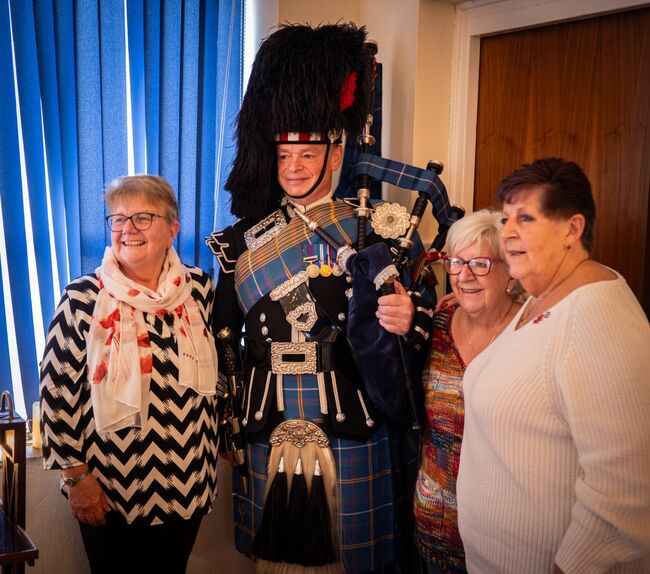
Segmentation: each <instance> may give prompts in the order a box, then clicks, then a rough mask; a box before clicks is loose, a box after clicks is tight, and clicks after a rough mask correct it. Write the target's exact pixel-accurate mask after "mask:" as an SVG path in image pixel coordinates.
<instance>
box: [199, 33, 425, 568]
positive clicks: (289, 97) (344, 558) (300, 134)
mask: <svg viewBox="0 0 650 574" xmlns="http://www.w3.org/2000/svg"><path fill="white" fill-rule="evenodd" d="M364 42H365V31H364V30H363V29H358V28H356V27H355V26H353V25H335V26H334V25H332V26H321V27H318V28H311V27H308V26H297V25H296V26H285V27H282V28H281V29H280V30H278V31H277V32H275V33H274V34H272V35H271V36H270V37H269V38H267V40H265V42H264V43H263V44H262V46H261V48H260V50H259V52H258V55H257V57H256V60H255V63H254V66H253V71H252V74H251V79H250V83H249V87H248V90H247V93H246V96H245V98H244V102H243V105H242V109H241V112H240V114H239V117H238V128H237V130H238V131H237V139H238V150H237V156H236V159H235V162H234V166H233V170H232V172H231V174H230V177H229V180H228V182H227V185H226V188H227V189H228V191H230V193H231V194H232V207H231V209H232V212H233V214H234V215H236V216H238V217H240V219H239V221H237V222H236V223H235V224H234V225H233V226H231V227H228V228H226V229H225V230H223V231H220V232H216V233H213V234H212V235H211V236H210V237H209V238H208V240H207V241H208V245H209V246H210V247H211V249H212V250H213V252H214V253H215V254H216V256H217V258H218V261H219V264H220V267H221V270H220V275H219V280H218V285H217V292H216V301H215V312H214V328H215V333H217V332H220V331H221V330H222V329H223V328H224V327H228V328H229V329H230V330H231V332H233V333H241V332H242V327H243V331H244V337H243V341H244V353H243V354H242V359H241V363H240V365H239V367H240V372H241V377H240V380H241V382H242V387H243V393H242V395H241V397H238V398H239V399H240V401H239V405H238V406H239V407H241V424H242V427H243V431H244V434H245V437H246V449H245V450H246V455H247V460H246V471H247V472H246V474H247V475H248V477H249V479H250V483H249V485H248V486H249V488H247V489H245V488H244V486H243V483H242V482H240V481H239V480H236V479H235V480H234V481H233V488H234V515H235V516H234V522H235V539H236V545H237V548H238V549H239V550H240V551H241V552H244V553H245V554H247V555H249V556H254V557H255V558H256V559H257V560H258V564H260V571H268V572H273V571H279V569H280V568H285V570H283V571H290V570H286V568H287V564H289V565H291V564H293V565H295V566H296V568H297V571H298V570H299V569H300V568H302V567H305V566H306V567H310V568H313V570H310V571H312V572H318V571H323V572H326V571H327V572H336V571H342V572H348V573H364V572H383V571H389V569H390V568H391V567H392V566H391V565H395V564H396V563H397V562H398V560H399V558H400V557H399V556H398V554H399V553H400V549H399V548H397V546H398V545H397V544H396V528H398V526H396V523H397V522H398V520H397V514H399V512H398V511H400V509H396V508H395V497H394V489H395V486H396V485H395V484H394V480H395V477H396V476H399V474H397V475H396V474H395V473H394V470H395V468H394V464H393V462H392V460H393V458H394V452H392V451H393V450H394V449H393V448H392V447H391V442H392V444H393V445H394V444H395V441H391V433H392V432H393V429H394V428H396V426H398V425H399V424H405V423H404V422H403V421H402V422H401V423H395V422H394V421H391V420H390V417H393V418H394V415H395V413H388V414H389V415H390V416H389V417H387V416H386V414H387V413H385V412H384V413H382V412H380V411H379V409H378V408H377V407H376V406H375V404H373V401H372V400H371V399H370V398H369V394H372V392H370V393H369V392H368V391H369V389H368V385H371V384H372V381H370V382H368V381H365V382H364V378H363V377H362V373H361V371H360V369H363V368H364V366H363V365H357V364H356V361H355V353H354V351H353V349H352V348H351V346H350V344H349V341H348V338H347V337H346V327H347V320H348V309H349V299H350V297H353V296H354V295H353V293H352V289H351V285H352V278H351V276H350V275H349V274H348V273H346V272H345V270H344V269H342V268H341V267H340V266H339V264H338V263H337V259H336V252H335V249H334V248H333V247H332V246H331V245H329V244H328V243H326V242H325V241H323V240H322V239H320V237H319V236H318V235H316V234H315V233H314V232H313V231H310V229H309V228H308V227H307V225H306V224H305V222H304V221H303V219H301V218H300V217H298V216H297V215H296V212H297V211H300V212H301V213H304V214H305V215H306V216H307V217H308V218H309V219H311V220H313V221H314V222H316V223H317V224H318V225H319V226H320V227H321V228H323V229H325V230H326V231H327V232H328V233H329V234H330V235H331V236H332V237H334V238H335V239H336V240H337V241H338V242H339V243H341V244H348V245H355V244H356V242H357V234H358V229H357V218H356V216H355V209H354V207H352V206H350V205H349V204H347V203H344V202H343V201H337V200H334V199H333V189H332V173H333V171H335V170H336V169H337V168H338V167H339V165H340V164H341V159H342V154H343V149H342V145H341V143H340V138H341V134H342V131H343V130H344V129H345V130H347V132H348V134H349V135H350V134H354V132H355V131H359V130H360V128H361V125H362V122H363V117H364V115H363V113H361V112H360V111H359V110H358V109H357V108H358V105H357V104H358V102H359V100H360V99H361V94H360V91H361V90H363V89H364V86H362V85H361V84H362V83H363V82H362V81H361V79H360V78H361V76H363V74H364V69H363V68H364V66H368V65H369V64H368V62H369V58H368V54H367V52H366V48H365V44H364ZM366 72H367V70H366ZM366 87H367V86H366ZM377 241H380V239H379V238H378V237H376V236H374V234H373V233H370V234H369V235H368V238H367V242H368V243H369V244H372V243H373V242H377ZM414 297H419V295H414ZM390 301H391V303H392V304H393V305H394V310H395V312H394V313H391V317H386V318H385V319H384V320H386V321H397V323H399V324H400V325H401V326H399V325H398V327H396V328H395V329H394V330H397V331H398V332H400V331H401V332H404V333H406V332H407V331H409V330H411V335H414V333H415V332H416V330H413V329H412V327H413V326H414V325H415V324H416V323H418V324H419V327H418V329H417V333H420V334H425V333H427V334H428V326H427V324H426V319H427V318H428V316H429V314H428V313H427V312H423V311H425V310H426V307H423V305H422V303H421V302H420V299H419V298H418V303H417V305H414V304H413V302H412V300H411V297H410V296H409V295H408V294H406V292H405V291H404V290H403V289H401V286H400V287H399V288H398V292H397V293H396V294H395V295H392V296H391V299H390ZM416 307H417V308H419V310H420V312H416V311H415V309H416ZM377 329H381V327H379V325H378V324H377ZM425 336H427V335H425ZM413 338H416V339H417V335H415V337H413V336H412V337H411V339H413ZM422 341H423V338H422ZM422 341H421V342H422ZM377 353H381V349H377ZM222 364H223V361H222V360H221V357H220V367H221V365H222ZM390 384H391V381H383V388H386V387H387V385H388V386H390ZM370 390H371V391H372V389H370ZM400 394H401V391H400V392H398V393H396V396H397V395H400ZM408 417H409V415H408V413H405V414H404V417H403V419H408ZM398 418H399V417H398ZM406 424H408V422H407V423H406ZM412 446H413V445H412ZM414 448H415V450H416V451H417V443H416V445H415V447H414ZM416 464H417V461H416ZM303 478H304V479H305V482H306V489H305V488H304V487H302V486H301V485H302V481H303ZM280 479H282V480H280ZM287 479H288V480H287ZM317 485H318V487H317ZM320 488H322V491H323V492H324V494H325V500H324V501H322V500H321V501H320V510H318V511H317V512H316V514H314V513H313V512H312V513H311V514H310V512H311V511H310V510H309V509H310V508H312V509H313V508H314V507H315V505H317V501H315V499H316V498H318V493H317V491H318V489H320ZM280 489H284V490H285V492H280ZM245 490H246V491H245ZM279 492H280V493H279ZM300 497H302V499H301V498H300ZM402 504H406V505H408V512H410V505H411V504H412V501H411V500H404V501H402ZM265 505H266V506H265ZM278 508H280V509H281V510H282V511H284V509H286V510H287V513H286V516H285V515H283V516H280V514H282V513H281V512H280V513H279V511H278ZM301 509H302V510H304V511H305V512H304V513H301V512H300V511H301ZM401 510H402V511H403V509H401ZM303 514H305V515H303ZM314 516H317V517H318V518H317V519H314ZM323 523H325V524H327V523H329V524H331V528H329V529H328V528H327V527H325V529H324V530H325V531H324V532H323V529H322V525H323ZM319 524H320V528H321V531H320V532H319V535H318V537H315V536H314V535H313V532H314V531H315V530H316V529H317V528H319V526H318V525H319ZM328 530H329V531H328ZM322 536H326V537H328V540H324V539H322V538H321V537H322ZM315 538H316V539H315ZM319 538H320V539H319ZM330 545H331V549H332V551H330V552H328V551H327V550H323V547H325V548H326V549H327V548H329V547H330ZM280 565H282V566H280ZM319 569H320V570H319ZM299 571H302V570H299ZM395 571H398V570H395Z"/></svg>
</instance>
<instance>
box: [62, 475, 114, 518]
mask: <svg viewBox="0 0 650 574" xmlns="http://www.w3.org/2000/svg"><path fill="white" fill-rule="evenodd" d="M68 504H69V505H70V511H71V512H72V516H74V517H75V518H76V519H77V520H79V522H83V523H84V524H88V525H89V526H99V525H101V524H106V518H105V514H106V513H107V512H109V511H110V510H111V505H110V504H109V503H108V499H107V498H106V494H104V490H103V489H102V487H101V485H100V484H99V481H98V480H97V479H96V478H95V477H94V476H93V475H92V474H91V475H90V476H87V477H86V478H84V479H83V480H82V481H80V482H78V483H77V484H75V485H74V486H71V487H70V488H68Z"/></svg>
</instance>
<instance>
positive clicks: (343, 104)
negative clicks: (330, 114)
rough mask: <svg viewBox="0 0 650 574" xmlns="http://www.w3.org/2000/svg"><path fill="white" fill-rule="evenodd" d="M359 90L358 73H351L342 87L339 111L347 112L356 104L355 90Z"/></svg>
mask: <svg viewBox="0 0 650 574" xmlns="http://www.w3.org/2000/svg"><path fill="white" fill-rule="evenodd" d="M356 88H357V73H356V72H350V73H349V74H348V77H347V78H345V81H344V82H343V85H342V86H341V95H340V96H339V110H341V111H345V110H347V109H348V108H349V107H350V106H352V104H354V90H356Z"/></svg>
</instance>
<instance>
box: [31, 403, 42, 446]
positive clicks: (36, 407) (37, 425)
mask: <svg viewBox="0 0 650 574" xmlns="http://www.w3.org/2000/svg"><path fill="white" fill-rule="evenodd" d="M32 448H41V405H40V403H39V402H38V401H36V402H35V403H34V404H33V405H32Z"/></svg>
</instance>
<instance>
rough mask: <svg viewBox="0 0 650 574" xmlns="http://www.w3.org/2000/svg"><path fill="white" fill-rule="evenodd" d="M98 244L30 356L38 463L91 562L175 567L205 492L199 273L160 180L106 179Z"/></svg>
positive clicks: (206, 433)
mask: <svg viewBox="0 0 650 574" xmlns="http://www.w3.org/2000/svg"><path fill="white" fill-rule="evenodd" d="M105 199H106V206H107V208H108V212H109V215H108V216H107V217H106V222H107V224H108V228H109V229H110V232H111V246H110V247H107V248H106V251H105V253H104V257H103V260H102V263H101V266H100V267H98V268H97V270H96V271H95V272H94V273H92V274H90V275H86V276H83V277H80V278H79V279H76V280H75V281H73V282H72V283H70V285H68V287H67V288H66V289H65V291H64V293H63V296H62V299H61V302H60V303H59V306H58V308H57V310H56V313H55V315H54V318H53V319H52V323H51V325H50V329H49V333H48V337H47V342H46V348H45V354H44V357H43V361H42V364H41V413H42V422H43V425H42V428H43V462H44V466H45V468H47V469H57V470H60V472H61V487H62V490H64V493H65V495H66V496H67V498H68V503H69V506H70V510H71V512H72V515H73V516H74V517H75V518H76V519H77V520H78V521H79V526H80V529H81V535H82V539H83V542H84V546H85V550H86V554H87V556H88V559H89V562H90V567H91V571H92V572H93V574H96V573H104V572H106V573H115V572H121V573H130V572H134V573H135V572H166V573H170V574H171V573H174V574H177V573H178V574H180V573H183V572H185V570H186V565H187V561H188V559H189V555H190V552H191V550H192V547H193V545H194V541H195V538H196V535H197V532H198V529H199V525H200V524H201V520H202V517H203V515H204V514H205V513H206V512H207V511H208V510H209V507H210V504H211V502H212V500H213V498H214V496H215V494H216V478H217V477H216V473H217V415H216V381H217V365H216V353H215V343H214V339H213V337H212V334H211V329H210V325H211V317H210V315H211V310H212V299H213V285H212V280H211V279H210V277H209V276H208V275H206V274H205V273H203V272H202V271H201V270H200V269H197V268H195V267H188V266H185V265H183V263H181V261H180V259H179V257H178V254H177V253H176V251H175V249H174V247H173V241H174V239H175V237H176V235H177V233H178V230H179V227H180V223H179V221H178V203H177V202H176V198H175V197H174V192H173V190H172V189H171V187H170V186H169V184H168V183H167V181H165V180H164V179H163V178H161V177H156V176H149V175H138V176H130V177H122V178H119V179H117V180H115V181H113V182H112V183H111V184H110V185H109V186H108V188H107V190H106V197H105Z"/></svg>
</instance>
